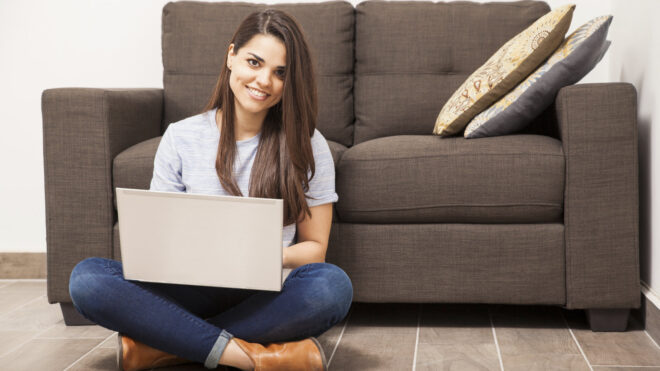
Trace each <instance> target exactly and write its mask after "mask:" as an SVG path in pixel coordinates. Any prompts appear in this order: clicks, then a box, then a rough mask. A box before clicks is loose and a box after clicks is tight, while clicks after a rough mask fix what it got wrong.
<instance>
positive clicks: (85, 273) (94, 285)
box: [69, 257, 106, 308]
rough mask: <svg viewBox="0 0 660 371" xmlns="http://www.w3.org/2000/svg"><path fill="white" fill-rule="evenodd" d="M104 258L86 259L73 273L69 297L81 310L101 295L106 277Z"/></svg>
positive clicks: (74, 268) (77, 265)
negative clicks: (101, 287)
mask: <svg viewBox="0 0 660 371" xmlns="http://www.w3.org/2000/svg"><path fill="white" fill-rule="evenodd" d="M105 260H106V259H103V258H97V257H92V258H87V259H84V260H82V261H80V262H78V264H76V266H75V267H73V270H72V271H71V276H70V277H69V295H70V296H71V300H72V301H73V304H74V306H76V307H78V308H81V307H86V306H88V304H89V303H93V302H94V301H95V300H96V298H97V297H98V296H97V295H99V293H100V286H101V280H103V279H104V276H105V275H106V272H105V269H104V266H103V265H104V264H105Z"/></svg>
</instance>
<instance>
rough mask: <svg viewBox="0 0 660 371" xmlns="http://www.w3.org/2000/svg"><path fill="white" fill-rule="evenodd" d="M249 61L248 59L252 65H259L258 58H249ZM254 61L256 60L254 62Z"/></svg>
mask: <svg viewBox="0 0 660 371" xmlns="http://www.w3.org/2000/svg"><path fill="white" fill-rule="evenodd" d="M247 61H248V64H249V65H250V66H252V67H257V66H258V65H259V61H257V60H256V59H254V58H250V59H248V60H247ZM252 62H254V63H252Z"/></svg>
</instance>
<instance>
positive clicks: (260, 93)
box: [248, 86, 267, 97]
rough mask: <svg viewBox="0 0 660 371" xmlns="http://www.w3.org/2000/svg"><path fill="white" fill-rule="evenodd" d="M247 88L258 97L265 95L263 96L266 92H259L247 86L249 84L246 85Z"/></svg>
mask: <svg viewBox="0 0 660 371" xmlns="http://www.w3.org/2000/svg"><path fill="white" fill-rule="evenodd" d="M248 90H250V92H252V94H254V95H256V96H258V97H265V96H266V95H267V94H266V93H264V92H261V91H259V90H256V89H252V88H251V87H249V86H248Z"/></svg>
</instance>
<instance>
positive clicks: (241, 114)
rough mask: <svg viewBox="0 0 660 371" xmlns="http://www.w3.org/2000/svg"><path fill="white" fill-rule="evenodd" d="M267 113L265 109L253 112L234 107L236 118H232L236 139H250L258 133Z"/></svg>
mask: <svg viewBox="0 0 660 371" xmlns="http://www.w3.org/2000/svg"><path fill="white" fill-rule="evenodd" d="M267 114H268V111H267V110H266V111H264V112H259V113H256V114H255V113H250V112H245V111H243V110H241V109H240V107H236V119H235V120H234V133H235V135H236V140H245V139H250V138H252V137H254V136H255V135H257V134H259V132H261V128H262V127H263V125H264V120H265V119H266V115H267Z"/></svg>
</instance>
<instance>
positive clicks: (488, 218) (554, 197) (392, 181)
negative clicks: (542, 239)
mask: <svg viewBox="0 0 660 371" xmlns="http://www.w3.org/2000/svg"><path fill="white" fill-rule="evenodd" d="M336 169H337V172H336V189H337V193H338V195H339V201H338V202H337V205H336V206H337V213H338V217H339V219H340V220H341V221H342V222H353V223H546V222H562V213H563V195H564V154H563V151H562V145H561V142H560V141H558V140H557V139H554V138H551V137H547V136H542V135H534V134H519V135H507V136H500V137H490V138H480V139H471V140H467V139H465V138H463V137H449V138H440V137H437V136H432V135H398V136H390V137H384V138H377V139H372V140H369V141H366V142H363V143H360V144H357V145H355V146H353V147H351V148H349V149H348V150H346V151H345V152H344V153H343V155H342V157H341V159H340V161H339V164H337V168H336Z"/></svg>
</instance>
